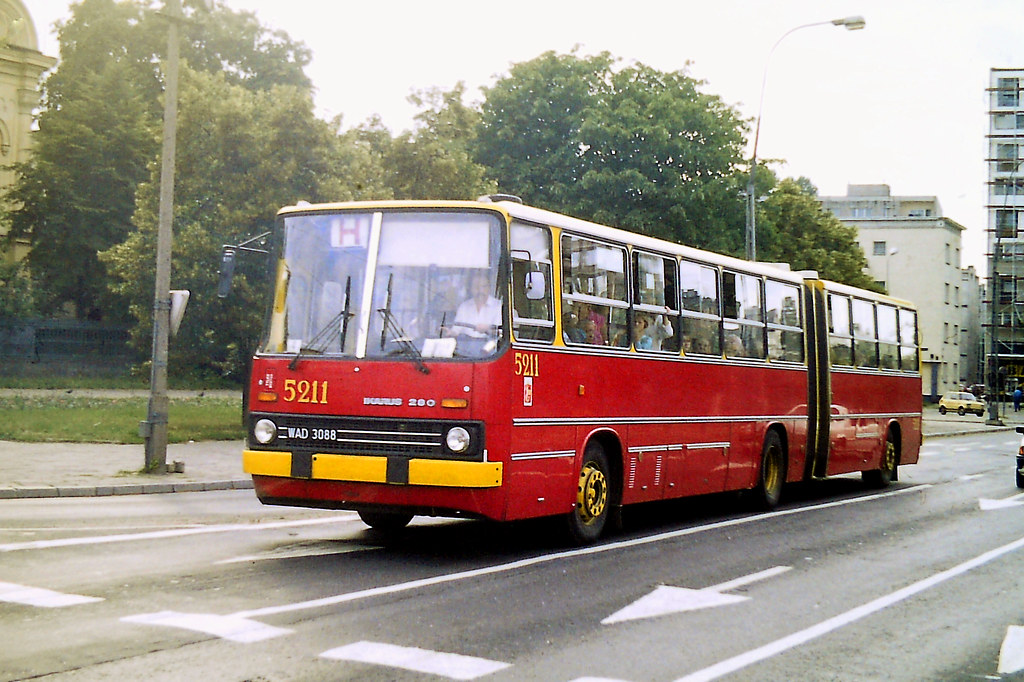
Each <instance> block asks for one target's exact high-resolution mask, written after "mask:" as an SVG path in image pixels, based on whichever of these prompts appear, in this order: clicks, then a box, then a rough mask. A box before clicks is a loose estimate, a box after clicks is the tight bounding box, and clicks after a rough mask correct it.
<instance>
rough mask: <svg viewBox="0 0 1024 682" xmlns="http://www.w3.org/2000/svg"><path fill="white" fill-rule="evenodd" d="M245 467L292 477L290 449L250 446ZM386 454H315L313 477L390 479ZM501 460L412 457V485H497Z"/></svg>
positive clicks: (367, 480) (256, 472)
mask: <svg viewBox="0 0 1024 682" xmlns="http://www.w3.org/2000/svg"><path fill="white" fill-rule="evenodd" d="M242 468H243V470H244V471H245V473H247V474H254V475H257V476H280V477H285V478H287V477H290V476H291V471H292V454H291V453H290V452H262V451H256V450H246V451H245V452H244V453H243V455H242ZM387 469H388V462H387V458H386V457H362V456H357V455H325V454H315V455H313V476H312V480H321V481H355V482H358V483H387ZM501 479H502V464H501V462H457V461H454V462H453V461H448V460H441V459H412V460H409V485H432V486H441V487H446V488H496V487H498V486H500V485H501Z"/></svg>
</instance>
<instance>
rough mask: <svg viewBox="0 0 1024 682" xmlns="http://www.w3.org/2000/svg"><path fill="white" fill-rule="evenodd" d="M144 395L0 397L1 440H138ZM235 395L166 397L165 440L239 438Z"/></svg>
mask: <svg viewBox="0 0 1024 682" xmlns="http://www.w3.org/2000/svg"><path fill="white" fill-rule="evenodd" d="M148 403H149V399H148V397H145V396H131V397H123V398H104V397H86V396H74V395H61V396H45V397H36V396H0V440H14V441H27V442H73V443H141V442H143V439H142V438H141V437H140V436H139V422H140V421H142V420H144V419H145V418H146V411H147V405H148ZM241 415H242V406H241V402H240V400H239V399H238V398H235V397H225V396H216V395H214V396H202V397H199V396H192V397H188V398H171V403H170V413H169V415H168V420H167V440H168V442H171V443H185V442H188V441H190V440H197V441H198V440H241V439H242V438H244V437H245V432H244V430H243V429H242V417H241Z"/></svg>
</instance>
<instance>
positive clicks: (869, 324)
mask: <svg viewBox="0 0 1024 682" xmlns="http://www.w3.org/2000/svg"><path fill="white" fill-rule="evenodd" d="M853 357H854V361H855V362H856V364H857V366H858V367H870V368H877V367H878V343H877V341H876V337H875V306H874V305H873V304H872V303H871V302H870V301H863V300H861V299H859V298H855V299H853Z"/></svg>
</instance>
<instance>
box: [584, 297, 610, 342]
mask: <svg viewBox="0 0 1024 682" xmlns="http://www.w3.org/2000/svg"><path fill="white" fill-rule="evenodd" d="M579 308H580V313H579V319H580V322H579V324H580V325H581V328H582V329H583V331H584V333H586V334H587V341H586V342H587V343H592V344H596V345H598V346H603V345H604V344H605V338H606V336H607V330H608V318H607V314H605V315H602V314H601V313H600V312H598V311H597V310H596V309H595V308H594V307H592V306H591V305H590V304H588V303H580V304H579ZM591 322H592V323H593V325H592V330H591V331H589V332H588V326H590V324H589V323H591Z"/></svg>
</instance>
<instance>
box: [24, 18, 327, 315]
mask: <svg viewBox="0 0 1024 682" xmlns="http://www.w3.org/2000/svg"><path fill="white" fill-rule="evenodd" d="M158 7H162V5H161V4H159V3H156V2H152V1H143V0H135V1H122V2H115V1H114V0H82V2H79V3H76V4H74V5H72V16H71V18H70V19H69V20H68V21H67V22H65V23H64V24H62V25H61V26H60V34H59V35H60V43H61V61H60V64H59V66H58V68H57V70H56V71H54V72H53V73H52V74H51V75H50V76H49V77H48V78H47V79H46V82H45V83H44V85H43V96H42V101H41V112H40V114H39V118H38V121H39V130H38V132H36V133H35V134H34V136H33V143H34V153H33V155H32V157H31V160H30V161H29V162H28V163H23V164H20V165H17V166H16V167H15V169H14V170H15V174H16V181H15V184H14V185H13V186H12V187H11V188H10V190H9V191H7V192H6V194H5V196H4V200H5V203H6V205H7V207H8V211H7V213H6V219H7V221H8V222H9V224H10V227H11V230H10V238H11V239H14V238H18V237H27V238H28V239H29V241H30V244H31V247H32V250H31V252H30V253H29V256H28V263H29V266H30V268H31V272H32V276H33V278H34V280H35V282H36V285H37V287H36V297H37V300H38V304H39V308H40V312H42V313H44V314H61V313H62V312H63V311H64V310H66V307H67V306H68V304H70V306H71V308H72V309H73V311H74V313H75V315H76V316H77V317H79V318H92V319H104V320H107V321H126V320H127V319H129V316H128V315H127V312H128V310H127V309H126V308H125V305H124V302H123V301H122V300H121V299H119V298H118V297H117V296H114V295H112V293H111V291H110V289H109V288H108V286H107V282H108V273H107V272H106V269H105V267H104V265H103V263H101V262H100V261H99V260H98V259H97V257H96V254H97V252H100V251H104V250H106V249H108V248H110V247H111V246H113V245H114V244H118V243H120V242H122V241H123V240H124V239H125V238H126V237H127V236H128V235H129V233H130V232H131V229H132V224H131V219H132V215H133V212H134V211H135V191H136V188H137V187H138V185H139V184H140V183H141V182H142V181H144V180H145V179H146V178H147V177H148V175H149V170H148V168H149V166H150V165H151V164H154V163H155V159H156V157H157V155H158V152H159V144H158V138H159V134H160V130H161V124H162V106H161V101H160V93H161V91H162V87H163V86H162V75H161V70H160V60H161V59H162V58H163V54H164V50H166V47H167V24H166V21H167V20H166V19H165V18H163V17H162V16H160V15H159V14H158V13H157V12H156V11H155V10H156V9H157V8H158ZM192 18H193V21H191V22H187V23H186V24H184V25H185V26H186V27H187V28H186V30H185V36H184V37H183V40H182V42H183V45H182V50H181V52H182V55H183V57H184V58H185V59H191V60H193V61H194V63H196V64H200V65H201V66H202V67H204V68H207V69H209V70H211V71H214V72H219V73H224V74H226V76H225V77H226V78H230V79H231V80H232V82H235V83H238V84H242V85H244V86H246V87H249V88H251V89H256V90H260V89H267V88H271V87H273V86H274V85H275V84H278V83H286V84H291V85H294V86H297V87H300V88H303V89H304V91H306V92H308V91H309V89H310V87H311V86H310V83H309V81H308V79H307V78H306V76H305V74H304V73H303V71H302V69H303V67H304V66H305V65H306V64H308V62H309V51H308V50H307V49H306V48H305V47H303V46H302V45H301V44H297V43H293V42H291V41H290V40H288V39H287V37H286V36H284V35H283V34H280V33H274V34H269V33H267V32H266V31H265V30H264V29H262V28H261V27H260V26H259V25H258V24H257V22H256V20H255V18H254V17H253V16H252V15H251V14H236V13H233V12H231V11H229V10H227V9H225V8H223V6H217V8H216V9H215V10H214V12H212V13H210V14H205V13H203V14H195V15H194V16H193V17H192ZM197 27H201V28H197Z"/></svg>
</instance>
